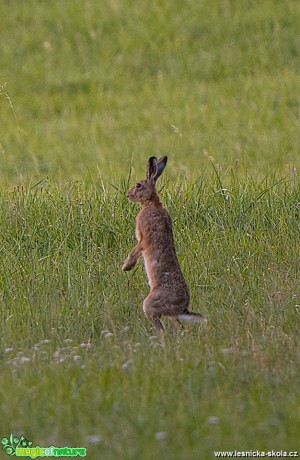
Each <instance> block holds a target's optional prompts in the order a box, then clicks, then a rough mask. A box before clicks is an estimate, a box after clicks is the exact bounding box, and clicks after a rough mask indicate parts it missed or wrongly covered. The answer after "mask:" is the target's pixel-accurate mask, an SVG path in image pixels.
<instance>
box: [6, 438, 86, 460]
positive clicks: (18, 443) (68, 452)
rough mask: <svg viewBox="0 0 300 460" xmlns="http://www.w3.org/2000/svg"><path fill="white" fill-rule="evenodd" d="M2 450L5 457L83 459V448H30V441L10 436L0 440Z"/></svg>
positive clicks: (84, 453)
mask: <svg viewBox="0 0 300 460" xmlns="http://www.w3.org/2000/svg"><path fill="white" fill-rule="evenodd" d="M1 444H2V449H4V450H5V452H6V453H7V455H10V456H13V455H14V456H16V457H30V458H36V457H85V456H86V448H85V447H55V446H50V447H40V446H35V447H32V441H29V440H28V439H26V438H25V436H23V435H22V436H20V438H17V437H15V436H13V434H11V435H10V437H9V438H2V439H1Z"/></svg>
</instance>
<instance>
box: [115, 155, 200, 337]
mask: <svg viewBox="0 0 300 460" xmlns="http://www.w3.org/2000/svg"><path fill="white" fill-rule="evenodd" d="M167 160H168V157H167V156H163V157H161V158H160V159H159V160H157V159H156V158H155V157H150V158H149V161H148V166H147V178H146V179H145V180H142V181H140V182H138V183H137V184H136V185H135V186H134V187H133V188H132V189H131V190H129V192H128V194H127V196H128V198H129V200H130V201H133V202H137V203H140V204H141V205H142V209H141V211H140V213H139V214H138V216H137V218H136V237H137V240H138V243H137V245H136V246H135V247H134V248H133V249H132V251H131V252H130V254H129V255H128V257H127V259H126V261H125V263H124V265H123V267H122V270H123V271H129V270H131V269H132V268H133V267H134V266H135V264H136V263H137V261H138V259H139V257H140V256H141V255H143V258H144V263H145V268H146V272H147V276H148V281H149V285H150V293H149V295H148V296H147V297H146V298H145V300H144V302H143V310H144V313H145V315H146V317H147V318H148V319H149V320H150V321H151V322H152V324H153V325H154V326H155V328H156V330H157V331H163V330H164V327H163V325H162V323H161V321H160V318H161V316H167V317H168V318H169V319H170V320H172V321H173V322H174V324H175V325H176V326H178V327H179V326H181V323H180V320H187V321H206V319H205V318H204V317H203V316H202V315H201V314H200V313H195V312H192V311H189V309H188V307H189V303H190V294H189V287H188V285H187V283H186V281H185V278H184V276H183V274H182V271H181V269H180V265H179V262H178V258H177V254H176V251H175V246H174V239H173V230H172V219H171V216H170V214H169V213H168V211H167V210H166V208H165V207H164V206H163V204H162V202H161V200H160V198H159V196H158V193H157V190H156V181H157V179H158V178H159V177H160V176H161V175H162V173H163V171H164V169H165V167H166V164H167Z"/></svg>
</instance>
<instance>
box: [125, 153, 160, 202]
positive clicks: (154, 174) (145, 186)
mask: <svg viewBox="0 0 300 460" xmlns="http://www.w3.org/2000/svg"><path fill="white" fill-rule="evenodd" d="M167 161H168V157H167V156H163V157H161V158H160V159H159V160H157V158H155V157H150V158H149V160H148V165H147V178H146V179H144V180H141V181H139V182H137V183H136V184H135V186H134V187H132V189H131V190H129V192H128V194H127V196H128V198H129V199H130V201H134V202H138V203H141V204H143V203H144V202H145V201H151V200H153V201H154V200H155V199H156V198H157V191H156V187H155V184H156V181H157V179H158V178H159V177H160V176H161V175H162V173H163V171H164V169H165V167H166V164H167Z"/></svg>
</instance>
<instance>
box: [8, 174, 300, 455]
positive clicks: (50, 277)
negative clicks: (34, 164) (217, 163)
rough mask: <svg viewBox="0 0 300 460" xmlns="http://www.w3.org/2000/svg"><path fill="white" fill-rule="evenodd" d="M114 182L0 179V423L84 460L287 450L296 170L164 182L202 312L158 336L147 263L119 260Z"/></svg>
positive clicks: (293, 419) (290, 440)
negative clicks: (35, 184) (284, 176)
mask: <svg viewBox="0 0 300 460" xmlns="http://www.w3.org/2000/svg"><path fill="white" fill-rule="evenodd" d="M227 183H228V184H229V183H230V184H231V185H230V187H229V186H228V188H227V190H225V186H226V184H227ZM220 186H221V187H220ZM125 188H126V183H125V181H124V183H120V188H119V190H118V191H113V190H110V191H109V190H106V189H91V188H89V189H88V190H84V188H83V187H82V186H81V185H80V184H78V183H70V184H69V185H66V186H65V188H64V189H60V188H59V189H58V188H56V187H54V186H51V184H48V188H47V189H44V190H43V191H42V192H41V191H40V190H39V189H37V188H36V189H35V190H31V191H28V190H24V191H18V190H12V191H10V192H9V191H5V190H4V191H3V192H2V194H1V206H0V208H1V227H0V232H1V241H2V243H1V245H2V246H1V257H2V258H1V262H2V267H1V281H0V282H1V309H2V315H1V318H2V320H1V322H2V324H1V330H2V336H1V349H2V353H1V363H2V364H1V367H2V372H1V376H0V388H1V393H2V395H1V396H2V401H3V402H2V405H1V410H2V414H3V416H2V418H1V422H0V432H1V433H3V436H4V435H7V434H8V433H9V432H10V431H12V432H13V433H15V434H25V436H26V437H27V438H29V439H32V440H34V442H35V443H36V444H38V445H42V446H48V445H52V444H57V445H73V446H86V447H87V448H88V458H99V456H101V457H102V458H108V459H109V458H124V459H127V458H128V459H132V458H145V459H147V458H149V459H150V458H154V457H155V456H159V457H163V458H168V459H169V458H178V459H181V458H187V459H189V458H191V459H192V458H197V457H199V456H200V457H201V458H209V457H212V456H213V451H214V450H221V449H226V450H227V449H230V450H231V449H240V450H251V449H262V450H266V449H267V450H272V449H277V450H281V449H286V450H292V449H296V447H297V443H298V430H297V423H298V408H297V404H298V403H297V400H298V396H297V395H298V385H299V379H298V377H297V376H299V365H298V364H299V363H298V358H299V355H298V351H299V350H298V339H297V322H298V321H299V305H298V302H299V295H300V293H299V268H300V267H299V224H298V222H299V211H300V208H299V201H300V200H299V198H300V188H299V181H298V178H297V177H294V178H293V180H282V181H278V180H276V178H275V177H269V178H266V179H265V181H264V182H263V183H261V184H258V183H255V182H254V181H253V179H251V178H249V179H248V180H246V181H244V182H243V183H242V184H241V183H239V182H238V180H237V178H236V177H235V176H232V174H231V175H230V176H224V177H221V176H216V175H215V173H213V174H211V175H208V176H207V177H204V176H203V177H202V178H201V179H200V180H198V181H197V182H195V183H190V184H188V183H186V182H185V183H184V184H182V183H181V184H180V183H179V182H177V183H176V184H174V185H171V184H169V185H168V184H167V183H166V182H165V183H163V187H162V192H161V193H162V196H163V198H164V201H165V203H166V204H167V206H168V208H169V210H170V211H171V213H172V215H173V217H174V221H175V239H176V246H177V249H178V254H179V257H180V261H181V264H182V268H183V270H184V273H185V275H186V277H187V279H188V281H189V284H190V287H191V297H192V306H193V309H194V310H195V311H201V312H203V313H204V314H205V315H206V316H207V318H208V324H207V325H206V326H204V327H203V326H202V327H199V326H197V325H187V326H186V328H185V331H184V332H180V333H178V332H174V331H172V330H170V329H168V330H167V332H166V334H165V336H164V337H162V338H157V337H156V338H152V337H151V336H152V335H153V333H154V332H153V331H152V330H151V325H150V324H149V323H148V322H147V320H146V319H145V318H144V315H143V312H142V308H141V304H142V300H143V298H144V297H145V296H146V294H147V292H148V286H147V282H146V276H145V272H144V270H143V269H142V264H141V263H139V264H138V267H137V268H136V269H135V270H134V272H132V273H130V274H128V275H125V274H123V273H122V272H121V266H122V262H123V260H124V259H125V256H126V254H127V253H128V252H129V250H130V248H131V247H132V245H133V244H134V215H135V214H136V212H137V209H136V207H135V206H134V205H133V204H129V203H127V201H126V198H125ZM221 190H223V192H221ZM224 190H225V191H224ZM45 340H46V342H44V341H45ZM48 341H49V342H48ZM86 344H88V345H86ZM11 348H12V349H11ZM36 401H38V404H36ZM95 442H96V444H97V445H94V444H93V443H95Z"/></svg>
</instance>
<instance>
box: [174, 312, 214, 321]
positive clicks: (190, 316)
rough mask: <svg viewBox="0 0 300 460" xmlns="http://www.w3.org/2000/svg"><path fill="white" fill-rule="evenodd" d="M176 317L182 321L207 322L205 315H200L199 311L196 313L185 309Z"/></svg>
mask: <svg viewBox="0 0 300 460" xmlns="http://www.w3.org/2000/svg"><path fill="white" fill-rule="evenodd" d="M177 318H178V319H179V320H183V321H192V322H199V323H200V322H205V323H206V322H207V319H206V318H205V316H203V315H201V313H196V312H194V311H185V312H184V313H182V314H181V315H178V316H177Z"/></svg>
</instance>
